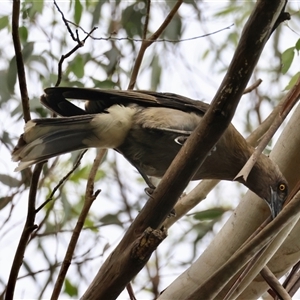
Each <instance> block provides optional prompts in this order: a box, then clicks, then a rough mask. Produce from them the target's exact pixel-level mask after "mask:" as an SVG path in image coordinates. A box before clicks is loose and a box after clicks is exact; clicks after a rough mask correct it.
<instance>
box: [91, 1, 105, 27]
mask: <svg viewBox="0 0 300 300" xmlns="http://www.w3.org/2000/svg"><path fill="white" fill-rule="evenodd" d="M105 2H106V1H103V0H102V1H97V4H96V6H95V8H94V11H93V13H92V16H93V19H92V26H91V27H94V26H95V25H98V24H99V20H100V16H101V8H102V5H103V4H104V3H105Z"/></svg>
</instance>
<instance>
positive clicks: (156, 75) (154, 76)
mask: <svg viewBox="0 0 300 300" xmlns="http://www.w3.org/2000/svg"><path fill="white" fill-rule="evenodd" d="M151 67H152V72H151V90H154V91H155V90H157V87H158V85H159V83H160V75H161V70H162V69H161V65H160V62H159V58H158V56H157V55H154V57H153V59H152V62H151Z"/></svg>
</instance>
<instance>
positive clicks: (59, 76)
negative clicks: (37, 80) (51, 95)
mask: <svg viewBox="0 0 300 300" xmlns="http://www.w3.org/2000/svg"><path fill="white" fill-rule="evenodd" d="M96 29H97V27H94V28H93V29H92V30H91V31H90V32H89V33H88V34H87V36H86V37H85V38H84V39H83V40H82V41H80V40H79V37H78V31H76V33H77V38H76V41H77V45H76V46H75V47H74V48H73V49H72V50H71V51H69V52H68V53H67V54H64V55H62V56H61V58H60V60H59V62H58V76H57V81H56V83H55V86H59V85H60V83H61V79H62V64H63V62H64V61H65V59H66V58H68V57H70V56H71V55H72V54H73V53H74V52H76V51H77V50H78V49H79V48H81V47H83V46H84V44H85V41H86V40H87V38H88V37H89V36H90V35H91V33H92V32H94V31H95V30H96Z"/></svg>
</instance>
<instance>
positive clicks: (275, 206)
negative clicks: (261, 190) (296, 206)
mask: <svg viewBox="0 0 300 300" xmlns="http://www.w3.org/2000/svg"><path fill="white" fill-rule="evenodd" d="M270 189H271V199H270V202H269V203H268V204H269V207H270V210H271V214H272V218H273V219H274V218H275V217H276V216H277V215H278V214H279V213H280V211H281V210H282V207H283V204H284V201H285V197H283V195H282V194H278V193H277V192H275V191H273V189H272V188H271V187H270Z"/></svg>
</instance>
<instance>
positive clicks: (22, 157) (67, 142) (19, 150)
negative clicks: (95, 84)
mask: <svg viewBox="0 0 300 300" xmlns="http://www.w3.org/2000/svg"><path fill="white" fill-rule="evenodd" d="M93 118H94V115H83V116H75V117H69V118H51V119H50V118H49V119H48V118H46V119H36V120H31V121H29V122H27V124H26V125H25V130H24V133H23V134H22V135H21V136H20V138H19V141H18V144H17V146H16V147H15V148H14V150H13V152H12V159H13V161H20V163H19V166H18V167H17V168H16V171H20V170H23V169H25V168H27V167H29V166H31V165H33V164H36V163H38V162H42V161H45V160H47V159H49V158H51V157H54V156H57V155H60V154H63V153H67V152H70V151H74V150H80V149H85V148H88V147H91V146H93V145H92V144H91V143H89V141H90V140H92V139H93V138H95V136H93V125H92V123H91V121H92V120H93Z"/></svg>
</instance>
